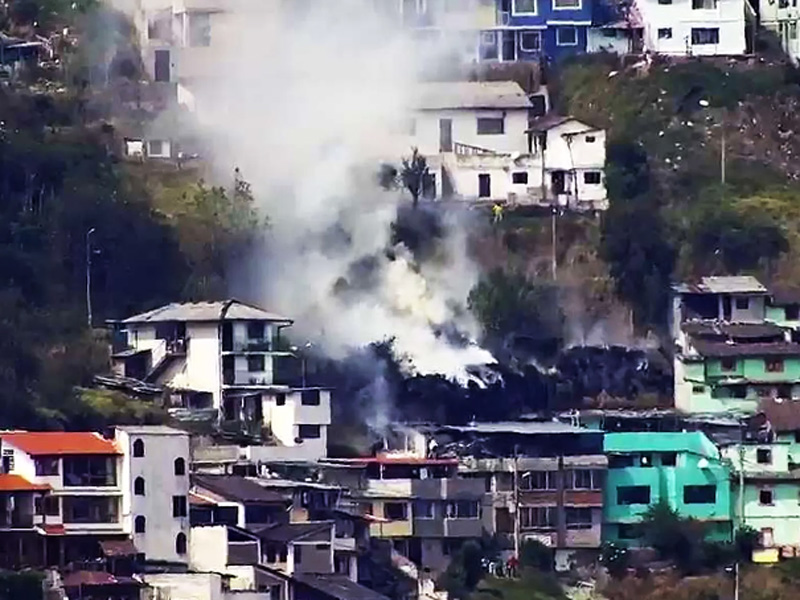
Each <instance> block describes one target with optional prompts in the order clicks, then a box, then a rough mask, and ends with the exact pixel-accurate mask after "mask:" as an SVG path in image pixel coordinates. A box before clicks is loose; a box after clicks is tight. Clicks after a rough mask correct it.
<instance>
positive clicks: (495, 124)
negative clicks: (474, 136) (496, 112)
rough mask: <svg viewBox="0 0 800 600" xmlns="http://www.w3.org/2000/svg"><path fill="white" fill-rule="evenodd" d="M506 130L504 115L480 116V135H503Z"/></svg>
mask: <svg viewBox="0 0 800 600" xmlns="http://www.w3.org/2000/svg"><path fill="white" fill-rule="evenodd" d="M505 131H506V120H505V119H504V118H503V117H478V135H502V134H503V133H505Z"/></svg>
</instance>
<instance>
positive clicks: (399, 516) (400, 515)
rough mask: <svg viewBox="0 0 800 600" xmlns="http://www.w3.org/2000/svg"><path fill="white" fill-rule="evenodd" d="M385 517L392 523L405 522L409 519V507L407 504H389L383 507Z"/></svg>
mask: <svg viewBox="0 0 800 600" xmlns="http://www.w3.org/2000/svg"><path fill="white" fill-rule="evenodd" d="M383 516H384V517H385V518H387V519H389V520H390V521H405V520H406V519H407V518H408V505H407V504H406V503H405V502H387V503H386V504H384V505H383Z"/></svg>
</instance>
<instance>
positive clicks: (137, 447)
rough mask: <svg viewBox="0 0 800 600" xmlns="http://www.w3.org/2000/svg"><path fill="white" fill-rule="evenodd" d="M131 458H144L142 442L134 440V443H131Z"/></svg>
mask: <svg viewBox="0 0 800 600" xmlns="http://www.w3.org/2000/svg"><path fill="white" fill-rule="evenodd" d="M133 457H134V458H143V457H144V442H143V441H142V440H136V441H135V442H133Z"/></svg>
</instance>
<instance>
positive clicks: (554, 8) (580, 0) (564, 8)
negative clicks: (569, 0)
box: [553, 0, 583, 10]
mask: <svg viewBox="0 0 800 600" xmlns="http://www.w3.org/2000/svg"><path fill="white" fill-rule="evenodd" d="M557 3H558V0H553V10H582V9H583V0H578V6H557Z"/></svg>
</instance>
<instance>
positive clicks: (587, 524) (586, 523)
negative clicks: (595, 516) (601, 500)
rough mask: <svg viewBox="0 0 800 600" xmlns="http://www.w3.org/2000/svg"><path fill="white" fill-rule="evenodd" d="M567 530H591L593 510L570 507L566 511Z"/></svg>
mask: <svg viewBox="0 0 800 600" xmlns="http://www.w3.org/2000/svg"><path fill="white" fill-rule="evenodd" d="M564 512H565V513H566V518H567V529H589V528H591V526H592V509H591V508H588V507H580V508H578V507H571V506H568V507H567V508H566V509H565V511H564Z"/></svg>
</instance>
